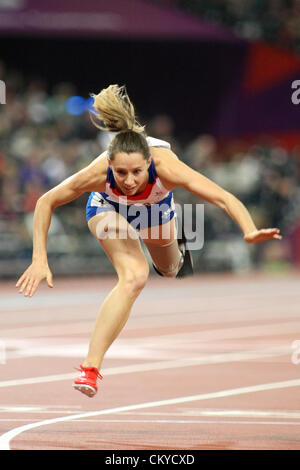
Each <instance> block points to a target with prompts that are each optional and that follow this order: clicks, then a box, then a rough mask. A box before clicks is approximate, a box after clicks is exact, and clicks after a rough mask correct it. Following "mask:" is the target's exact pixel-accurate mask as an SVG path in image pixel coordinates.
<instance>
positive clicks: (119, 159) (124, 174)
mask: <svg viewBox="0 0 300 470" xmlns="http://www.w3.org/2000/svg"><path fill="white" fill-rule="evenodd" d="M150 163H151V158H149V159H148V160H145V158H144V156H143V155H142V154H141V153H139V152H136V153H135V152H132V153H129V154H128V153H125V152H118V153H116V154H115V156H114V159H113V161H112V162H109V165H110V166H111V169H112V171H113V174H114V178H115V182H116V185H117V188H118V189H119V191H120V192H121V193H123V194H124V195H125V196H134V195H135V194H138V193H140V192H141V191H143V190H144V189H145V187H146V185H147V183H148V177H149V175H148V168H149V165H150Z"/></svg>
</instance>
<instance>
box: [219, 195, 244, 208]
mask: <svg viewBox="0 0 300 470" xmlns="http://www.w3.org/2000/svg"><path fill="white" fill-rule="evenodd" d="M239 202H240V201H239V200H238V199H237V198H236V196H234V194H231V193H229V192H228V191H223V192H222V195H221V196H220V198H219V201H218V204H217V205H218V206H219V207H220V208H221V209H223V210H224V211H226V212H230V209H231V208H232V207H233V206H236V204H237V203H239Z"/></svg>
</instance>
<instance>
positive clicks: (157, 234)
mask: <svg viewBox="0 0 300 470" xmlns="http://www.w3.org/2000/svg"><path fill="white" fill-rule="evenodd" d="M140 237H141V238H142V240H143V242H144V243H145V245H146V247H147V249H148V251H149V253H150V256H151V258H152V261H153V263H154V265H155V267H156V268H157V269H158V271H159V272H160V273H161V274H162V275H164V276H166V277H175V276H176V274H177V273H178V271H179V269H180V268H181V266H182V255H181V252H180V250H179V247H178V241H177V234H176V224H175V218H174V217H173V219H171V220H170V222H168V223H166V224H163V225H159V226H156V227H151V228H150V229H147V230H143V231H141V233H140Z"/></svg>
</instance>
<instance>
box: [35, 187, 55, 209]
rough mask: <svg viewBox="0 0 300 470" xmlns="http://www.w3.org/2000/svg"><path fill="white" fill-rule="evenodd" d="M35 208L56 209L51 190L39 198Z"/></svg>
mask: <svg viewBox="0 0 300 470" xmlns="http://www.w3.org/2000/svg"><path fill="white" fill-rule="evenodd" d="M35 208H36V210H37V209H41V210H45V209H50V210H54V209H55V205H54V204H53V201H52V198H51V195H50V191H48V192H46V193H44V194H42V196H40V197H39V198H38V200H37V203H36V206H35Z"/></svg>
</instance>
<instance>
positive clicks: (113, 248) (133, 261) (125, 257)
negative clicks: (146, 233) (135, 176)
mask: <svg viewBox="0 0 300 470" xmlns="http://www.w3.org/2000/svg"><path fill="white" fill-rule="evenodd" d="M88 226H89V229H90V231H91V232H92V234H93V235H94V237H95V238H96V239H97V240H98V241H99V243H100V244H101V246H102V247H103V249H104V251H105V253H106V254H107V256H108V257H109V259H110V260H111V262H112V264H113V265H114V267H115V269H116V271H117V272H118V273H120V272H121V271H124V270H126V269H147V268H148V263H147V260H146V257H145V255H144V252H143V250H142V247H141V243H140V240H139V236H138V234H137V232H136V231H135V229H134V228H133V227H131V226H130V224H129V223H128V222H127V220H126V219H125V218H124V217H123V216H122V215H120V214H118V213H117V212H114V211H106V212H102V213H100V214H97V215H95V216H94V217H92V218H91V219H90V220H89V221H88Z"/></svg>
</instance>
